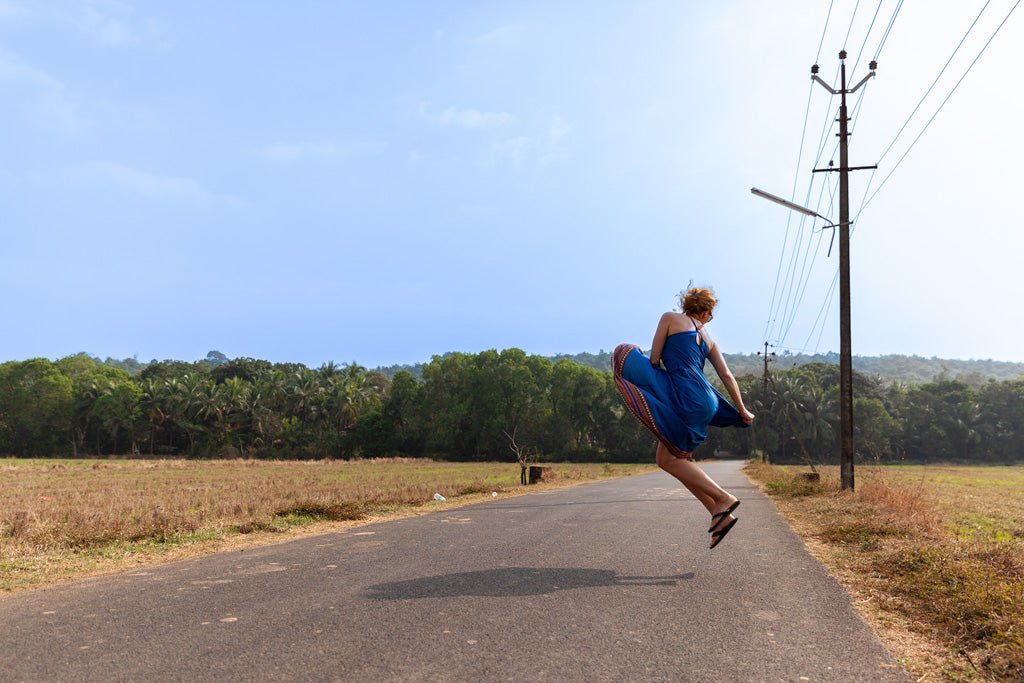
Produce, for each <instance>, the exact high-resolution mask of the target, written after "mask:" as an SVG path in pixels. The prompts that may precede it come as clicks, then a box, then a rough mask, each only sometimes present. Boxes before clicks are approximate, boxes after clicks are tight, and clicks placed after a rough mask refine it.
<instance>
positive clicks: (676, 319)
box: [661, 311, 693, 334]
mask: <svg viewBox="0 0 1024 683" xmlns="http://www.w3.org/2000/svg"><path fill="white" fill-rule="evenodd" d="M661 323H662V324H663V325H665V326H666V327H667V328H668V332H669V334H673V333H675V332H688V331H690V330H692V329H693V321H692V320H690V318H689V316H686V315H684V314H683V313H676V312H675V311H666V312H665V313H663V314H662V315H661Z"/></svg>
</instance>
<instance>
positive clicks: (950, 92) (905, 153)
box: [857, 0, 1021, 216]
mask: <svg viewBox="0 0 1024 683" xmlns="http://www.w3.org/2000/svg"><path fill="white" fill-rule="evenodd" d="M1020 3H1021V0H1017V2H1015V3H1013V7H1011V8H1010V11H1009V12H1007V13H1006V16H1005V17H1004V18H1003V20H1002V21H1001V22H1000V23H999V26H997V27H996V30H995V31H993V32H992V35H991V36H989V39H988V40H987V41H986V42H985V45H984V46H983V47H982V48H981V51H980V52H978V54H977V56H975V58H974V60H973V61H971V63H970V65H969V66H968V67H967V70H966V71H964V73H963V75H962V76H960V80H958V81H957V82H956V85H954V86H953V89H952V90H950V91H949V94H948V95H946V98H945V99H944V100H942V104H940V105H939V108H938V109H936V110H935V113H934V114H932V117H931V118H930V119H928V123H926V124H924V128H922V129H921V132H920V133H918V134H917V137H916V138H914V141H913V142H911V143H910V147H908V148H907V150H906V151H905V152H903V156H901V157H900V159H899V161H897V162H896V165H895V166H893V167H892V170H891V171H889V174H888V175H887V176H885V178H884V179H883V180H882V183H881V184H880V185H879V186H878V188H877V189H876V190H875V191H874V193H873V194H872V195H871V197H869V198H868V200H867V201H866V202H865V203H864V204H863V206H861V208H860V209H859V210H858V212H857V215H858V216H859V215H860V212H861V211H863V210H864V209H866V208H867V207H868V205H869V204H871V202H872V200H874V198H875V197H876V196H877V195H878V193H879V192H880V191H881V189H882V188H883V187H885V183H886V182H888V180H889V178H891V177H892V174H893V173H895V172H896V169H897V168H899V167H900V164H902V163H903V160H904V159H906V158H907V155H908V154H910V150H912V149H914V145H916V144H917V141H918V140H920V139H921V136H922V135H924V134H925V131H927V130H928V127H929V126H931V125H932V121H934V120H935V117H936V116H938V115H939V112H941V111H942V108H943V107H945V106H946V103H947V102H949V98H951V97H952V96H953V93H955V92H956V91H957V88H959V87H960V84H961V83H963V82H964V79H965V78H966V77H967V74H969V73H970V72H971V69H973V68H974V65H975V64H977V63H978V60H979V59H981V56H982V55H983V54H985V50H987V49H988V46H989V45H991V44H992V41H993V39H995V37H996V35H998V34H999V31H1000V30H1001V29H1002V28H1003V26H1004V25H1005V24H1006V22H1007V21H1008V20H1009V18H1010V15H1012V14H1013V12H1014V10H1016V9H1017V6H1018V5H1020ZM985 4H986V5H988V3H987V2H986V3H985ZM982 10H984V8H982ZM972 26H973V24H972Z"/></svg>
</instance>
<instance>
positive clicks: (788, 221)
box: [764, 0, 839, 338]
mask: <svg viewBox="0 0 1024 683" xmlns="http://www.w3.org/2000/svg"><path fill="white" fill-rule="evenodd" d="M834 2H835V0H830V2H829V5H828V13H827V14H826V15H825V25H824V26H823V27H822V29H821V39H820V40H819V41H818V54H817V56H816V57H815V59H814V61H815V63H817V62H818V58H819V57H820V56H821V46H822V45H823V44H824V42H825V33H826V31H827V30H828V23H829V19H830V18H831V17H832V6H833V4H834ZM838 75H839V73H838V71H837V72H836V76H837V77H838ZM813 88H814V83H811V84H810V87H809V88H808V90H807V106H806V108H805V111H804V125H803V129H802V130H801V131H800V149H799V152H798V153H797V160H796V169H795V170H794V171H793V190H792V193H791V196H790V198H791V199H793V198H795V197H796V184H797V180H798V178H799V175H800V163H801V161H802V160H803V153H804V141H805V140H806V138H807V121H808V120H809V117H810V112H811V93H812V91H813ZM822 137H824V132H823V134H822ZM819 145H820V143H819ZM818 155H819V157H820V155H821V152H820V150H819V152H818ZM815 163H817V160H815ZM809 194H810V189H809V188H808V195H809ZM792 217H793V214H792V212H790V213H789V214H788V215H787V217H786V232H785V234H784V236H783V240H782V250H781V251H780V252H779V265H778V267H777V268H776V271H775V285H774V286H773V287H772V297H771V303H770V304H769V305H768V319H767V320H766V321H765V328H764V336H765V337H766V338H767V337H768V333H769V330H770V329H772V322H773V320H774V318H773V315H775V297H776V295H777V294H778V289H779V276H780V275H781V274H782V262H783V260H785V256H786V245H787V243H788V241H789V229H790V225H791V222H792Z"/></svg>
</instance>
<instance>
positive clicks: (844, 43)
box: [843, 0, 860, 50]
mask: <svg viewBox="0 0 1024 683" xmlns="http://www.w3.org/2000/svg"><path fill="white" fill-rule="evenodd" d="M858 7H860V0H857V4H856V5H854V6H853V14H852V15H851V16H850V28H848V29H846V38H844V39H843V49H844V50H845V49H846V44H847V43H848V42H850V31H852V30H853V20H854V19H856V18H857V8H858Z"/></svg>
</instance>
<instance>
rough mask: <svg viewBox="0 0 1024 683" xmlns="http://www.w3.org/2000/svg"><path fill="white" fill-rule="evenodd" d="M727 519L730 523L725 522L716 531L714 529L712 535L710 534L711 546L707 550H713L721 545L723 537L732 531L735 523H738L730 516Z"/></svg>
mask: <svg viewBox="0 0 1024 683" xmlns="http://www.w3.org/2000/svg"><path fill="white" fill-rule="evenodd" d="M728 519H729V520H731V521H727V522H725V523H724V524H722V525H721V526H720V527H719V528H718V529H715V531H714V533H712V534H711V545H709V546H708V549H709V550H710V549H712V548H714V547H715V546H716V545H718V544H719V543H721V542H722V539H723V538H725V535H726V534H727V533H729V532H730V531H731V530H732V528H733V526H735V525H736V522H737V521H739V520H737V519H736V518H735V517H733V516H732V515H729V517H728Z"/></svg>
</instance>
